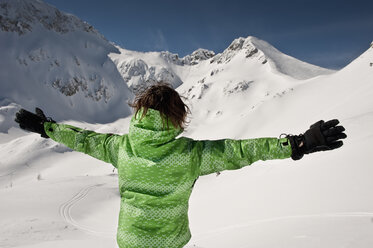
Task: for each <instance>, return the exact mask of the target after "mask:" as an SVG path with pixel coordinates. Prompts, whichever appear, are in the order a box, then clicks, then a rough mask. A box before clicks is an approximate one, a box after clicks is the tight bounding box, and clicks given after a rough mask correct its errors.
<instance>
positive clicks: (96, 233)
mask: <svg viewBox="0 0 373 248" xmlns="http://www.w3.org/2000/svg"><path fill="white" fill-rule="evenodd" d="M0 24H1V31H0V48H1V49H0V68H1V69H0V83H1V84H0V156H1V158H2V159H1V160H0V199H1V204H0V226H1V227H0V247H9V248H10V247H17V248H47V247H48V248H49V247H61V248H62V247H72V248H75V247H76V248H78V247H79V248H82V247H83V248H85V247H90V248H101V247H105V248H108V247H116V245H115V234H116V227H117V219H118V217H117V214H118V212H119V209H118V208H119V200H120V196H119V194H118V189H117V176H116V173H115V172H114V173H113V167H112V166H110V165H108V164H105V163H104V162H101V161H98V160H95V159H93V158H91V157H88V156H86V155H84V154H80V153H76V152H71V150H70V149H68V148H66V147H65V146H63V145H60V144H56V143H55V142H53V141H52V140H46V139H42V138H40V136H39V135H37V134H33V133H28V132H25V131H23V130H21V129H19V128H18V125H17V124H16V123H15V122H14V121H13V118H14V114H15V112H16V111H17V110H18V109H19V108H20V107H25V108H29V109H33V108H34V107H35V106H40V107H42V108H43V109H45V110H46V112H47V114H49V115H51V116H52V117H53V118H55V119H57V120H65V122H66V123H69V124H72V125H76V126H79V127H82V128H87V129H90V130H96V131H97V132H112V133H126V132H127V131H128V125H129V119H130V113H129V110H128V109H126V106H127V104H126V100H127V99H130V98H131V97H132V93H131V92H130V90H132V91H136V90H137V89H138V88H140V87H142V85H144V84H148V83H154V82H157V81H161V80H166V81H168V82H170V83H172V84H173V85H174V87H175V88H177V90H178V91H179V92H180V93H181V94H183V95H184V96H185V97H186V101H187V103H188V104H189V105H190V106H191V107H192V115H191V123H190V125H189V126H188V128H187V130H186V132H185V133H184V134H183V135H185V136H189V137H191V138H195V139H219V138H237V139H243V138H254V137H264V136H267V137H268V136H272V137H278V136H279V135H280V134H281V133H293V134H298V133H301V132H304V131H305V130H306V129H307V128H308V127H309V125H310V124H312V123H314V122H316V121H318V120H320V119H324V120H326V119H332V118H338V119H339V120H340V121H341V123H342V124H343V125H344V126H345V128H346V133H347V135H348V138H347V139H346V140H345V145H344V146H343V147H342V148H340V149H338V150H336V151H332V152H322V153H317V154H312V155H307V156H305V157H304V158H303V159H302V160H300V161H298V162H294V161H292V160H290V159H287V160H281V161H266V162H257V163H255V164H254V165H251V166H249V167H245V168H243V169H241V170H239V171H226V172H223V173H222V174H221V175H220V176H218V177H216V176H215V175H210V176H204V177H201V178H199V179H198V181H197V182H196V185H195V187H194V190H193V194H192V197H191V199H190V210H189V214H190V226H191V231H192V236H193V237H192V240H191V241H190V243H189V244H188V246H187V247H203V248H220V247H221V248H226V247H233V248H236V247H263V248H272V247H278V246H281V247H287V248H299V247H305V248H314V247H319V248H329V247H354V248H366V247H372V245H373V232H372V221H371V220H372V218H373V198H372V197H370V196H371V188H372V187H373V181H372V180H371V175H372V173H373V167H372V166H371V165H372V161H373V153H371V151H370V150H371V144H372V143H373V130H372V128H371V126H372V125H373V114H372V110H373V85H372V78H373V66H372V63H373V47H371V48H369V49H368V50H367V51H366V52H365V53H363V54H362V55H361V56H359V57H358V58H356V59H355V60H354V61H353V62H352V63H350V64H349V65H348V66H346V67H345V68H343V69H342V70H340V71H336V72H335V71H330V70H326V69H323V68H319V67H316V66H313V65H309V64H307V63H304V62H302V61H299V60H296V59H295V58H291V57H289V56H287V55H285V54H282V53H281V52H279V51H278V50H276V49H275V48H273V47H272V46H270V45H269V44H268V43H266V42H265V41H262V40H259V39H257V38H255V37H247V38H238V39H236V40H234V41H233V42H232V44H231V45H230V46H229V47H228V48H227V49H226V50H224V51H223V52H222V53H220V54H215V53H214V52H212V51H208V50H204V49H199V50H197V51H195V52H193V53H192V54H191V55H187V56H185V57H183V58H179V56H178V55H176V54H172V53H169V52H149V53H142V52H135V51H129V50H126V49H123V48H120V47H115V46H114V45H112V44H111V43H110V42H108V41H107V40H106V39H105V38H104V37H102V35H100V34H99V33H98V32H97V30H95V29H94V28H93V27H90V26H89V24H86V23H85V22H83V21H81V20H79V19H78V18H77V17H74V16H72V15H68V14H65V13H62V12H60V11H58V10H57V9H55V8H54V7H52V6H49V5H46V4H44V3H43V2H42V1H37V0H24V1H20V0H1V1H0ZM75 57H76V59H75ZM56 61H57V63H56ZM93 73H94V74H95V75H96V77H93V78H92V80H91V79H90V78H91V77H90V76H91V75H92V74H93ZM74 77H77V79H78V80H77V81H78V82H80V81H79V80H81V83H77V82H76V81H75V80H74ZM83 78H84V79H85V81H84V80H83ZM58 79H59V80H60V81H59V83H58V82H56V80H58ZM84 82H85V83H86V84H85V83H84ZM126 84H128V86H127V85H126ZM101 85H102V86H101ZM105 87H106V88H105ZM103 88H104V89H106V90H102V89H103ZM100 89H101V90H100ZM105 91H106V93H105ZM119 117H122V118H119ZM118 118H119V119H118ZM67 119H71V120H68V121H66V120H67ZM111 120H115V121H114V122H110V123H106V124H94V122H107V121H111ZM83 121H85V122H83ZM87 122H88V123H87Z"/></svg>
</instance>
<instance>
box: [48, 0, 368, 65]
mask: <svg viewBox="0 0 373 248" xmlns="http://www.w3.org/2000/svg"><path fill="white" fill-rule="evenodd" d="M44 1H45V2H47V3H50V4H52V5H54V6H56V7H57V8H59V9H60V10H62V11H65V12H68V13H72V14H74V15H76V16H78V17H79V18H81V19H83V20H85V21H87V22H88V23H90V24H91V25H93V26H94V27H95V28H96V29H98V30H99V31H100V32H101V33H102V34H103V35H104V36H105V37H106V38H107V39H109V40H111V41H113V42H115V43H117V44H118V45H120V46H121V47H123V48H126V49H130V50H136V51H160V50H167V51H170V52H173V53H178V54H179V55H180V56H181V57H182V56H185V55H186V54H189V53H191V52H193V51H194V50H196V49H197V48H206V49H209V50H213V51H215V52H216V53H219V52H222V51H223V50H224V49H225V48H227V47H228V46H229V44H230V43H231V42H232V41H233V40H234V39H235V38H238V37H246V36H249V35H252V36H256V37H258V38H260V39H263V40H265V41H267V42H269V43H270V44H272V45H273V46H275V47H276V48H277V49H279V50H280V51H282V52H284V53H286V54H288V55H291V56H293V57H296V58H298V59H301V60H303V61H306V62H309V63H313V64H316V65H320V66H323V67H327V68H333V69H339V68H342V67H344V66H345V65H347V64H348V63H349V62H351V61H352V60H353V59H354V58H356V57H357V56H359V55H360V54H361V53H362V52H364V51H365V50H366V49H368V47H369V44H370V42H371V41H373V1H371V0H365V1H362V0H354V1H344V0H340V1H335V0H331V1H328V0H324V1H321V0H313V1H309V0H298V1H295V0H287V1H281V0H278V1H275V0H256V1H244V0H229V1H223V0H214V1H207V0H199V1H195V0H189V1H187V0H183V1H180V0H173V1H171V0H153V1H151V0H136V1H135V0H134V1H126V0H105V1H103V0H44Z"/></svg>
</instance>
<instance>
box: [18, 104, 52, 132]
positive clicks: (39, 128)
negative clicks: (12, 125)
mask: <svg viewBox="0 0 373 248" xmlns="http://www.w3.org/2000/svg"><path fill="white" fill-rule="evenodd" d="M35 113H36V114H34V113H31V112H29V111H27V110H25V109H20V110H19V111H18V112H17V113H16V118H15V119H14V121H15V122H17V123H19V127H20V128H22V129H25V130H27V131H30V132H35V133H39V134H40V135H41V137H43V138H49V137H48V135H47V134H46V133H45V131H44V122H54V123H55V121H54V120H52V119H51V118H47V117H46V116H45V115H44V113H43V111H42V110H41V109H39V108H35Z"/></svg>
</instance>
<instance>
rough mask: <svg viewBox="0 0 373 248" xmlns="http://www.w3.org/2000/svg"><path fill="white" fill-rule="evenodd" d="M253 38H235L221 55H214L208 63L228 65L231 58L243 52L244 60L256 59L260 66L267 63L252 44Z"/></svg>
mask: <svg viewBox="0 0 373 248" xmlns="http://www.w3.org/2000/svg"><path fill="white" fill-rule="evenodd" d="M253 39H256V38H255V37H252V36H249V37H247V38H243V37H240V38H237V39H235V40H234V41H233V42H232V43H231V44H230V45H229V46H228V48H227V49H225V50H224V51H223V52H222V53H220V54H218V55H216V56H215V57H214V58H213V59H212V60H211V61H210V63H215V62H216V63H218V64H221V63H228V62H230V61H231V59H232V58H233V57H235V56H236V55H237V54H238V53H240V52H243V53H244V54H245V57H246V58H251V57H253V58H256V59H258V61H259V62H260V63H262V64H265V63H267V58H266V56H265V55H264V53H263V52H262V51H261V50H260V49H258V48H257V47H256V46H255V45H254V43H253V42H252V40H253Z"/></svg>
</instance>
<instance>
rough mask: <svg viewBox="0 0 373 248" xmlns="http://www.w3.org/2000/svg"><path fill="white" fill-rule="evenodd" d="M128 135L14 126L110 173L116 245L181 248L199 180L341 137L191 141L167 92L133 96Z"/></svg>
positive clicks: (38, 119) (318, 132)
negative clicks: (115, 190) (102, 164)
mask: <svg viewBox="0 0 373 248" xmlns="http://www.w3.org/2000/svg"><path fill="white" fill-rule="evenodd" d="M132 107H133V108H134V110H135V114H134V115H133V117H132V119H131V122H130V128H129V132H128V134H125V135H114V134H100V133H95V132H93V131H87V130H83V129H80V128H77V127H74V126H70V125H65V124H58V123H56V122H54V121H53V120H52V119H48V118H46V117H45V115H44V114H43V112H42V111H41V110H40V109H38V108H37V109H36V114H33V113H30V112H28V111H26V110H24V109H21V110H20V111H19V112H18V113H17V114H16V119H15V121H16V122H18V123H19V125H20V127H21V128H23V129H26V130H29V131H32V132H37V133H39V134H41V136H42V137H44V138H51V139H53V140H55V141H57V142H59V143H63V144H65V145H66V146H68V147H70V148H71V149H73V150H76V151H79V152H83V153H86V154H89V155H91V156H93V157H95V158H97V159H100V160H103V161H106V162H108V163H111V164H112V165H113V166H114V167H116V168H117V169H118V176H119V190H120V195H121V207H120V213H119V223H118V233H117V242H118V245H119V247H120V248H127V247H131V248H132V247H165V248H172V247H183V246H184V245H185V244H187V243H188V241H189V240H190V238H191V234H190V230H189V225H188V200H189V197H190V194H191V192H192V189H193V186H194V183H195V181H196V180H197V178H198V177H199V176H202V175H207V174H210V173H214V172H220V171H223V170H235V169H240V168H242V167H244V166H247V165H249V164H252V163H254V162H255V161H258V160H268V159H284V158H290V157H291V158H293V159H294V160H297V159H300V158H302V157H303V155H304V154H308V153H312V152H315V151H324V150H332V149H335V148H338V147H341V146H342V145H343V142H342V141H340V140H339V139H344V138H346V135H345V134H344V133H343V131H344V128H343V127H342V126H337V124H338V123H339V122H338V120H332V121H328V122H324V121H319V122H317V123H315V124H313V125H312V126H311V128H310V129H309V130H307V131H306V132H305V133H304V134H301V135H295V136H292V135H288V136H286V137H284V138H280V139H277V138H258V139H246V140H232V139H222V140H214V141H210V140H199V141H198V140H193V139H190V138H186V137H180V138H176V137H177V136H179V135H180V134H181V133H182V132H183V130H184V126H185V121H186V116H187V114H188V107H187V106H186V105H185V104H184V102H183V101H182V100H181V98H180V96H179V94H178V93H177V92H176V91H175V90H174V89H172V88H171V87H170V86H169V85H167V84H164V83H160V84H156V85H153V86H151V87H149V88H148V89H146V90H144V91H143V92H142V93H140V94H138V95H137V96H136V98H135V100H134V102H133V104H132Z"/></svg>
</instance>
